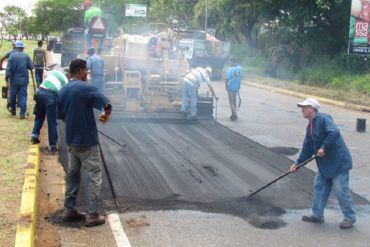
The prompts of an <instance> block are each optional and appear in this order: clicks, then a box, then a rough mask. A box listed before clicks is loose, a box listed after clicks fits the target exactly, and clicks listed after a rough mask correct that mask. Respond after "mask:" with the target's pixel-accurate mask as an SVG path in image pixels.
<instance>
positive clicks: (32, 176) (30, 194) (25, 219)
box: [15, 144, 40, 247]
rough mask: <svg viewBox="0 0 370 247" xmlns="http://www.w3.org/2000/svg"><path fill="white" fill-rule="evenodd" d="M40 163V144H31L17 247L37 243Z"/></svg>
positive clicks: (16, 240) (16, 239) (20, 212)
mask: <svg viewBox="0 0 370 247" xmlns="http://www.w3.org/2000/svg"><path fill="white" fill-rule="evenodd" d="M39 165H40V149H39V145H38V144H36V145H31V146H30V149H29V153H28V161H27V166H26V171H25V179H24V185H23V192H22V199H21V207H20V210H19V220H18V226H17V234H16V237H15V247H28V246H32V247H33V246H34V244H35V224H36V217H37V179H38V174H39Z"/></svg>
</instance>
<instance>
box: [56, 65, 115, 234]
mask: <svg viewBox="0 0 370 247" xmlns="http://www.w3.org/2000/svg"><path fill="white" fill-rule="evenodd" d="M69 73H70V75H71V80H70V81H69V82H68V84H66V85H65V86H64V87H63V88H62V89H61V90H60V92H59V99H58V118H59V119H62V120H63V121H64V123H65V133H66V144H67V154H68V168H67V171H66V192H65V197H64V198H65V199H64V215H63V220H64V221H73V220H82V219H85V226H88V227H91V226H97V225H101V224H104V223H105V218H104V216H102V215H99V211H98V209H99V207H98V206H99V197H100V191H101V185H102V158H101V154H100V149H99V139H98V129H97V126H96V122H95V115H94V109H97V110H102V109H104V111H103V112H102V113H101V114H100V115H99V121H101V122H102V123H105V122H107V121H108V119H109V115H110V113H111V111H112V105H111V103H110V101H109V99H108V98H107V97H105V96H104V95H103V94H102V93H100V92H99V91H98V90H97V88H96V87H93V86H91V85H89V84H88V83H87V82H86V80H87V67H86V61H85V60H82V59H75V60H73V61H72V62H71V64H70V66H69ZM81 171H84V172H86V175H87V177H88V179H87V181H88V183H87V188H86V201H87V206H86V208H87V215H85V214H84V213H81V212H78V211H77V209H76V200H77V195H78V193H79V188H80V175H81Z"/></svg>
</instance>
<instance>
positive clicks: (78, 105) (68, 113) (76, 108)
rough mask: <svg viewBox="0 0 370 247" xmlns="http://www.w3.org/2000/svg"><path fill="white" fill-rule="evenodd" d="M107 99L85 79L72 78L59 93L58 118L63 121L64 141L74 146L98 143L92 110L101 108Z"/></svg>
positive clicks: (89, 145) (87, 145) (88, 145)
mask: <svg viewBox="0 0 370 247" xmlns="http://www.w3.org/2000/svg"><path fill="white" fill-rule="evenodd" d="M108 102H109V99H108V98H107V97H105V96H104V95H103V94H101V93H99V91H98V90H97V89H96V87H93V86H90V85H89V84H88V82H86V81H80V80H72V81H70V82H69V83H68V84H67V85H66V86H64V87H63V88H62V89H61V90H60V93H59V99H58V118H59V119H63V120H64V123H65V132H66V143H67V145H69V146H75V147H91V146H95V145H98V144H99V139H98V129H97V127H96V122H95V116H94V110H93V108H95V109H98V110H102V109H103V108H104V106H105V105H106V104H107V103H108Z"/></svg>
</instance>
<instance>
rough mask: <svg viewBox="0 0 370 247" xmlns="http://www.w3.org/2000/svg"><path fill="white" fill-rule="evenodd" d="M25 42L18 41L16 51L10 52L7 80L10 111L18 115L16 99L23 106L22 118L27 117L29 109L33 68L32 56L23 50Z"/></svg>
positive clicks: (20, 116) (20, 115) (20, 114)
mask: <svg viewBox="0 0 370 247" xmlns="http://www.w3.org/2000/svg"><path fill="white" fill-rule="evenodd" d="M24 47H25V46H24V44H23V42H22V41H16V42H15V45H14V52H13V53H12V54H10V56H9V59H8V64H7V66H6V75H5V80H6V81H9V84H10V98H9V111H10V113H11V114H12V115H13V116H15V115H16V100H17V97H18V104H19V107H20V108H21V110H20V113H19V118H20V119H25V118H26V117H25V116H26V110H27V87H28V83H29V76H28V70H31V72H32V69H33V64H32V61H31V58H30V57H29V56H28V55H27V54H26V53H24V52H23V49H24Z"/></svg>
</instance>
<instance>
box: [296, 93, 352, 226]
mask: <svg viewBox="0 0 370 247" xmlns="http://www.w3.org/2000/svg"><path fill="white" fill-rule="evenodd" d="M298 107H300V108H301V109H302V115H303V117H304V118H307V119H308V122H309V123H308V126H307V129H306V137H305V139H304V142H303V147H302V151H301V154H300V155H299V157H298V159H297V161H296V162H295V164H293V165H292V166H291V168H290V171H291V172H296V171H297V165H296V164H300V163H302V162H303V161H305V160H307V159H308V158H310V157H312V156H313V155H316V156H317V157H318V158H317V159H316V163H317V168H318V171H317V173H316V176H315V180H314V185H313V187H314V197H313V203H312V214H310V215H304V216H303V217H302V220H303V221H306V222H312V223H323V222H324V209H325V207H326V203H327V201H328V198H329V195H330V191H331V189H332V187H334V189H335V194H336V196H337V199H338V202H339V206H340V208H341V210H342V213H343V216H344V219H343V221H342V222H341V223H340V224H339V227H340V228H342V229H348V228H351V227H352V226H353V224H354V223H355V222H356V212H355V209H354V205H353V200H352V195H351V190H350V189H349V185H348V184H349V170H350V169H351V168H352V157H351V154H350V152H349V149H348V147H347V145H346V143H345V142H344V140H343V137H342V135H341V134H340V131H339V129H338V127H337V126H336V124H335V123H334V121H333V119H332V117H331V116H330V115H328V114H325V113H320V112H318V110H319V108H320V104H319V102H318V101H317V100H316V99H313V98H308V99H306V100H305V101H303V102H300V103H298Z"/></svg>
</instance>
